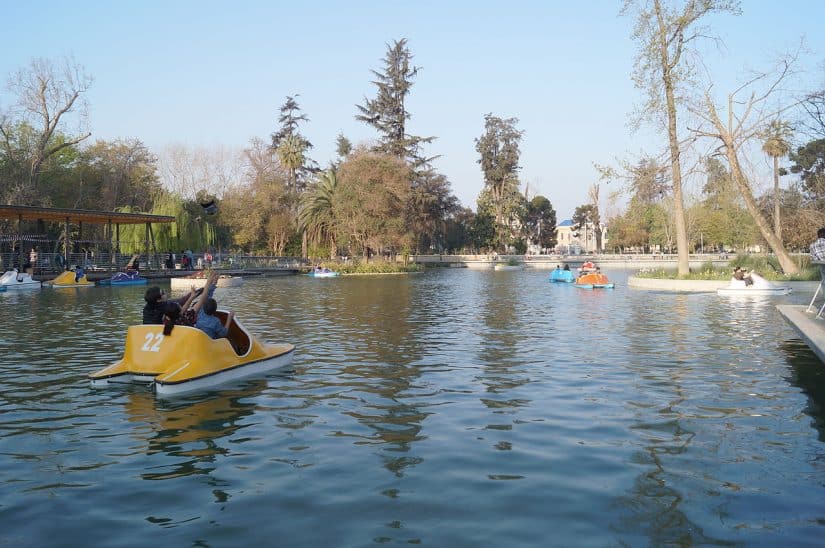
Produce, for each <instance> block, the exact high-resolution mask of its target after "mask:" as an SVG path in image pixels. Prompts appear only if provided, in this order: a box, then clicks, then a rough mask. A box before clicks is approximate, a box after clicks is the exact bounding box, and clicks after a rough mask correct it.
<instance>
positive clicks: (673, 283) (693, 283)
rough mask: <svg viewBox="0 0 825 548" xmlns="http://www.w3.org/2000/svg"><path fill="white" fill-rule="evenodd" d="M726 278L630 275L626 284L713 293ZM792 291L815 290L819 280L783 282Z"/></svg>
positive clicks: (657, 289)
mask: <svg viewBox="0 0 825 548" xmlns="http://www.w3.org/2000/svg"><path fill="white" fill-rule="evenodd" d="M729 284H730V282H729V281H727V280H664V279H661V278H639V277H638V276H630V277H629V278H628V279H627V286H628V287H632V288H634V289H648V290H653V291H683V292H686V293H688V292H690V293H715V292H716V290H717V289H721V288H723V287H727V286H728V285H729ZM782 285H787V286H790V288H791V289H792V290H793V291H794V292H797V291H808V290H810V291H811V292H812V293H813V292H814V291H816V287H817V286H818V285H819V282H784V283H783V284H782Z"/></svg>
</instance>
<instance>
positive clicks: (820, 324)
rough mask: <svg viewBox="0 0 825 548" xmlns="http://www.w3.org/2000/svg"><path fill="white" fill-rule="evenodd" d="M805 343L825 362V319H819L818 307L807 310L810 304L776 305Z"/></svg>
mask: <svg viewBox="0 0 825 548" xmlns="http://www.w3.org/2000/svg"><path fill="white" fill-rule="evenodd" d="M776 309H777V310H778V311H779V313H780V314H782V317H783V318H785V320H786V321H787V322H788V323H789V324H790V325H791V327H793V328H794V329H795V330H796V332H797V333H799V336H800V337H801V338H802V340H803V341H805V344H807V345H808V347H810V349H811V350H813V351H814V353H815V354H816V355H817V356H818V357H819V359H820V360H822V362H823V363H825V319H817V318H816V313H817V311H818V309H812V310H813V312H807V311H806V310H807V309H808V306H805V305H788V304H783V305H779V306H777V307H776Z"/></svg>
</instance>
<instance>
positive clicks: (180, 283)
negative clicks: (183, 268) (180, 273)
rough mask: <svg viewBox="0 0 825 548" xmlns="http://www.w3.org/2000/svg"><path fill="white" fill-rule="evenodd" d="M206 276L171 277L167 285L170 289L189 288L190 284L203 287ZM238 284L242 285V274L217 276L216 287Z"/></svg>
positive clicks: (235, 285) (236, 285)
mask: <svg viewBox="0 0 825 548" xmlns="http://www.w3.org/2000/svg"><path fill="white" fill-rule="evenodd" d="M207 279H208V278H205V277H204V278H189V277H181V278H172V279H171V280H170V281H169V287H171V288H172V289H191V288H192V286H194V287H195V289H198V288H200V287H204V286H205V285H206V281H207ZM239 285H243V277H242V276H227V275H225V274H222V275H221V276H219V277H218V282H217V284H216V287H238V286H239Z"/></svg>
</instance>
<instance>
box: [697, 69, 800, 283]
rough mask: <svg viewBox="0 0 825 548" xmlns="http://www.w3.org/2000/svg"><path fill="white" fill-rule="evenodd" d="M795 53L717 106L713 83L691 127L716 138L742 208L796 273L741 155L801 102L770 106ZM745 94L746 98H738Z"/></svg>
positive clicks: (787, 268)
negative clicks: (698, 124) (698, 123)
mask: <svg viewBox="0 0 825 548" xmlns="http://www.w3.org/2000/svg"><path fill="white" fill-rule="evenodd" d="M795 60H796V57H795V56H792V57H788V58H786V59H782V60H781V61H780V62H779V64H778V66H777V67H776V68H775V69H774V70H771V71H768V72H764V73H760V74H756V75H754V76H753V77H752V78H751V79H750V80H749V81H747V82H745V83H744V84H743V85H741V86H740V87H739V88H737V89H736V90H734V91H733V92H731V93H729V94H728V95H727V98H726V101H725V103H724V104H723V106H722V107H721V108H720V107H719V106H718V105H717V103H716V100H715V99H714V97H713V95H712V94H711V90H712V85H711V86H708V88H707V89H706V90H705V93H704V99H703V101H702V102H701V103H700V104H699V105H698V106H693V107H691V111H692V112H693V114H695V115H696V116H697V117H698V118H699V119H701V120H703V121H704V127H701V128H696V129H693V130H692V131H693V133H694V134H696V135H697V136H700V137H707V138H711V139H713V140H715V141H716V142H717V144H718V145H719V150H720V152H721V153H722V154H723V155H724V157H725V159H726V160H727V162H728V168H729V169H730V174H731V178H732V180H733V182H734V183H735V185H736V187H737V188H738V189H739V191H740V192H741V194H742V198H743V200H744V202H745V207H746V208H747V210H748V213H749V214H750V216H751V217H752V218H753V221H754V223H756V226H757V228H758V229H759V232H760V234H761V235H762V237H763V238H764V239H765V241H766V242H767V243H768V245H769V246H770V248H771V249H772V250H773V252H774V253H775V254H776V258H777V260H778V261H779V264H780V266H781V267H782V270H783V271H784V272H785V273H786V274H795V273H797V272H798V271H799V267H798V266H797V264H796V263H795V262H794V261H793V259H792V258H791V256H790V255H789V254H788V252H787V251H786V249H785V246H784V245H783V243H782V240H781V239H780V238H779V237H778V236H777V234H776V233H775V232H774V231H773V230H772V229H771V226H770V223H769V222H768V220H767V219H765V217H764V215H762V211H761V210H760V208H759V205H758V203H757V201H756V197H755V196H754V192H753V185H752V183H751V181H750V180H749V179H748V176H747V174H746V173H745V171H744V170H743V169H742V161H741V158H742V155H743V153H744V151H745V150H746V149H747V147H748V145H749V144H750V143H752V142H753V141H754V140H758V139H759V138H760V137H761V136H762V135H764V133H765V130H766V128H768V127H769V125H770V123H771V122H772V121H773V120H776V119H777V117H779V116H780V115H781V114H782V113H783V112H785V111H787V110H788V109H790V108H792V107H794V106H796V105H799V104H800V101H798V100H797V101H791V102H790V104H788V105H786V106H783V107H774V108H771V105H772V104H774V101H776V100H778V99H779V97H778V95H779V92H780V91H781V88H780V86H781V84H782V82H783V81H784V80H785V79H786V78H788V77H789V75H790V74H791V68H792V66H793V64H794V62H795ZM742 96H745V98H741V97H742Z"/></svg>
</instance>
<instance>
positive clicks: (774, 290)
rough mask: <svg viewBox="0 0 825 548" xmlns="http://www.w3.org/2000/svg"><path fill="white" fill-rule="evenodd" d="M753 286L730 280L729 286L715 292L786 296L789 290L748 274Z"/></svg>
mask: <svg viewBox="0 0 825 548" xmlns="http://www.w3.org/2000/svg"><path fill="white" fill-rule="evenodd" d="M750 277H751V279H752V280H753V284H751V285H747V284H746V283H745V281H744V280H737V279H735V278H732V279H731V281H730V285H728V286H727V287H720V288H719V289H717V290H716V294H717V295H724V296H732V295H787V294H788V293H790V292H791V288H790V287H788V286H786V285H774V284H772V283H771V282H769V281H768V280H766V279H765V278H763V277H762V276H760V275H759V274H754V273H753V272H751V273H750Z"/></svg>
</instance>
